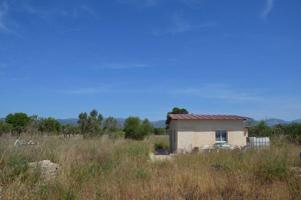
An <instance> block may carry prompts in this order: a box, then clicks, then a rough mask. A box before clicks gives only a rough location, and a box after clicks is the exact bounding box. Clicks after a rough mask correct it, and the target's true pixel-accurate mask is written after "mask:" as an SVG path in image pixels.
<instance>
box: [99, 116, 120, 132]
mask: <svg viewBox="0 0 301 200" xmlns="http://www.w3.org/2000/svg"><path fill="white" fill-rule="evenodd" d="M103 129H104V130H105V131H109V132H115V131H118V130H120V127H119V124H118V121H117V119H115V118H114V117H108V118H106V119H105V121H104V122H103Z"/></svg>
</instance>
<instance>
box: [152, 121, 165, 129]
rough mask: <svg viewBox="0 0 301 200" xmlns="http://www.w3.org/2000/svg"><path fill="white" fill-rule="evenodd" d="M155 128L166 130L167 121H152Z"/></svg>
mask: <svg viewBox="0 0 301 200" xmlns="http://www.w3.org/2000/svg"><path fill="white" fill-rule="evenodd" d="M151 123H152V124H153V126H154V127H155V128H165V120H158V121H151Z"/></svg>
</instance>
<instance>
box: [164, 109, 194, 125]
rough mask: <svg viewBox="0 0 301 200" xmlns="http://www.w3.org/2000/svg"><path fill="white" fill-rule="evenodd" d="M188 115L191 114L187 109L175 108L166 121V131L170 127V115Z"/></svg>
mask: <svg viewBox="0 0 301 200" xmlns="http://www.w3.org/2000/svg"><path fill="white" fill-rule="evenodd" d="M188 113H189V112H188V110H186V109H185V108H178V107H174V108H173V109H172V111H171V112H168V113H167V116H166V121H165V124H166V129H168V125H169V122H170V117H169V114H188Z"/></svg>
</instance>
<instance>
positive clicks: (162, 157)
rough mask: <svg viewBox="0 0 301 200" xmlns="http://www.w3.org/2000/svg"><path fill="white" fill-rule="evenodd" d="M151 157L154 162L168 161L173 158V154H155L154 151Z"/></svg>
mask: <svg viewBox="0 0 301 200" xmlns="http://www.w3.org/2000/svg"><path fill="white" fill-rule="evenodd" d="M149 157H150V160H151V161H152V162H156V161H167V160H172V158H173V157H172V156H171V155H155V154H153V153H150V154H149Z"/></svg>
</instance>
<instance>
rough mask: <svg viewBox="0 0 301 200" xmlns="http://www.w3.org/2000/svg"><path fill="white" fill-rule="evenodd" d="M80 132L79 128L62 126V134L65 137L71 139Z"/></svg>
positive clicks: (67, 125) (68, 125)
mask: <svg viewBox="0 0 301 200" xmlns="http://www.w3.org/2000/svg"><path fill="white" fill-rule="evenodd" d="M78 131H79V129H78V127H76V126H73V125H70V124H66V125H63V126H62V132H63V135H64V137H67V136H68V137H70V135H75V134H77V133H78Z"/></svg>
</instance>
